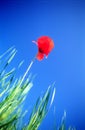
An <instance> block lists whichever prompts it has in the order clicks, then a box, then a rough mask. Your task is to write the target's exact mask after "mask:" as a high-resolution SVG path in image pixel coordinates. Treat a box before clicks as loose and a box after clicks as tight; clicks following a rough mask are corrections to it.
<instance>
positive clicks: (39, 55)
mask: <svg viewBox="0 0 85 130" xmlns="http://www.w3.org/2000/svg"><path fill="white" fill-rule="evenodd" d="M36 58H37V59H38V60H42V59H43V58H44V54H43V53H41V52H38V54H37V56H36Z"/></svg>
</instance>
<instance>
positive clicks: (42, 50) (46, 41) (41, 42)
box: [33, 36, 54, 60]
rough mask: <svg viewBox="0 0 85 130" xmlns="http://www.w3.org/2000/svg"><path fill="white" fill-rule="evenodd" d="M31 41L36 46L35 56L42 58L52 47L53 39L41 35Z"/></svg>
mask: <svg viewBox="0 0 85 130" xmlns="http://www.w3.org/2000/svg"><path fill="white" fill-rule="evenodd" d="M33 42H34V43H36V45H37V46H38V53H37V56H36V58H37V59H38V60H42V59H43V58H44V56H46V57H47V56H48V54H49V53H50V52H51V50H52V49H53V47H54V42H53V40H52V39H51V38H50V37H48V36H42V37H40V38H38V39H37V41H33Z"/></svg>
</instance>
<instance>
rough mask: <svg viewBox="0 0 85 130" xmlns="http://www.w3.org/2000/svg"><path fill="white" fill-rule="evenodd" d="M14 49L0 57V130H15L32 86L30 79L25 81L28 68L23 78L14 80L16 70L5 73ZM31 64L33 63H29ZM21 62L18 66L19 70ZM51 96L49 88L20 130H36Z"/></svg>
mask: <svg viewBox="0 0 85 130" xmlns="http://www.w3.org/2000/svg"><path fill="white" fill-rule="evenodd" d="M16 52H17V51H16V49H15V48H14V47H12V48H10V49H9V50H7V51H6V52H5V53H4V54H3V55H1V56H0V130H17V129H18V127H19V125H20V122H22V121H23V117H24V116H25V113H26V111H25V112H23V105H24V101H25V99H26V97H27V94H28V92H29V91H30V89H31V88H32V86H33V82H32V77H31V76H28V78H26V79H25V77H26V75H27V73H28V71H29V69H30V66H29V67H28V69H27V71H26V73H25V74H24V76H22V77H20V78H16V72H17V71H16V69H15V68H13V69H12V70H9V71H7V69H8V67H9V65H10V63H11V61H12V59H13V58H14V56H15V54H16ZM31 63H33V62H31ZM21 65H22V62H21V63H20V64H19V66H18V68H20V67H21ZM54 93H55V89H54V91H53V96H51V87H48V89H47V91H46V92H45V94H44V95H43V97H40V98H38V100H37V102H36V104H35V106H34V108H33V111H32V114H31V116H30V119H29V121H28V123H27V125H26V126H25V125H22V124H21V128H20V129H22V130H37V129H38V128H39V126H40V124H41V122H42V120H43V119H44V118H45V116H46V114H47V112H48V108H47V105H48V102H49V98H50V96H51V99H52V100H51V101H53V98H54Z"/></svg>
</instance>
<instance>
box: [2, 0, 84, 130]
mask: <svg viewBox="0 0 85 130" xmlns="http://www.w3.org/2000/svg"><path fill="white" fill-rule="evenodd" d="M42 35H47V36H50V37H52V39H53V40H54V43H55V48H54V49H53V51H52V52H51V53H50V55H49V57H48V59H44V60H43V61H41V62H39V61H36V62H35V63H34V65H33V66H32V68H31V70H30V72H32V74H37V77H36V79H35V80H34V87H33V88H32V90H31V92H30V93H29V95H28V100H27V101H26V104H27V105H30V104H31V105H33V104H34V103H35V101H36V99H37V98H38V96H39V95H41V94H42V93H43V92H44V91H45V90H46V88H47V87H48V86H49V84H52V83H53V82H54V81H56V85H55V87H56V97H55V101H54V103H53V106H52V108H51V110H50V111H49V113H48V115H47V117H46V119H45V120H44V121H43V123H42V126H41V127H40V130H47V129H49V130H52V127H53V118H54V114H53V110H54V106H55V107H56V115H55V116H56V122H57V124H58V123H60V121H61V117H62V115H63V112H64V110H66V112H67V120H66V122H67V126H69V125H73V126H76V127H77V129H78V130H85V58H84V57H85V50H84V49H85V36H84V35H85V2H84V1H82V0H75V1H72V0H70V1H61V0H28V1H27V0H3V1H1V0H0V54H2V53H3V52H4V51H5V50H7V49H8V48H9V47H11V46H13V45H15V47H16V49H17V50H18V53H17V55H16V57H15V60H14V62H13V64H12V66H17V65H18V63H19V62H20V61H21V60H23V59H24V60H25V63H24V65H23V67H22V69H21V70H20V72H19V75H22V74H23V73H24V72H25V70H26V68H27V66H28V65H29V64H30V61H31V59H32V58H33V57H34V56H35V55H36V53H37V47H36V46H35V45H34V44H33V43H32V40H36V39H37V38H38V37H39V36H42ZM33 99H35V100H33ZM31 105H30V106H31Z"/></svg>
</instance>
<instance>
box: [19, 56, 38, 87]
mask: <svg viewBox="0 0 85 130" xmlns="http://www.w3.org/2000/svg"><path fill="white" fill-rule="evenodd" d="M35 59H36V57H34V58H33V60H32V61H31V63H30V65H29V66H28V68H27V70H26V72H25V74H24V75H23V77H22V80H21V82H20V86H21V84H22V83H23V81H24V79H25V77H26V76H27V74H28V72H29V70H30V68H31V67H32V65H33V63H34V61H35Z"/></svg>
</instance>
